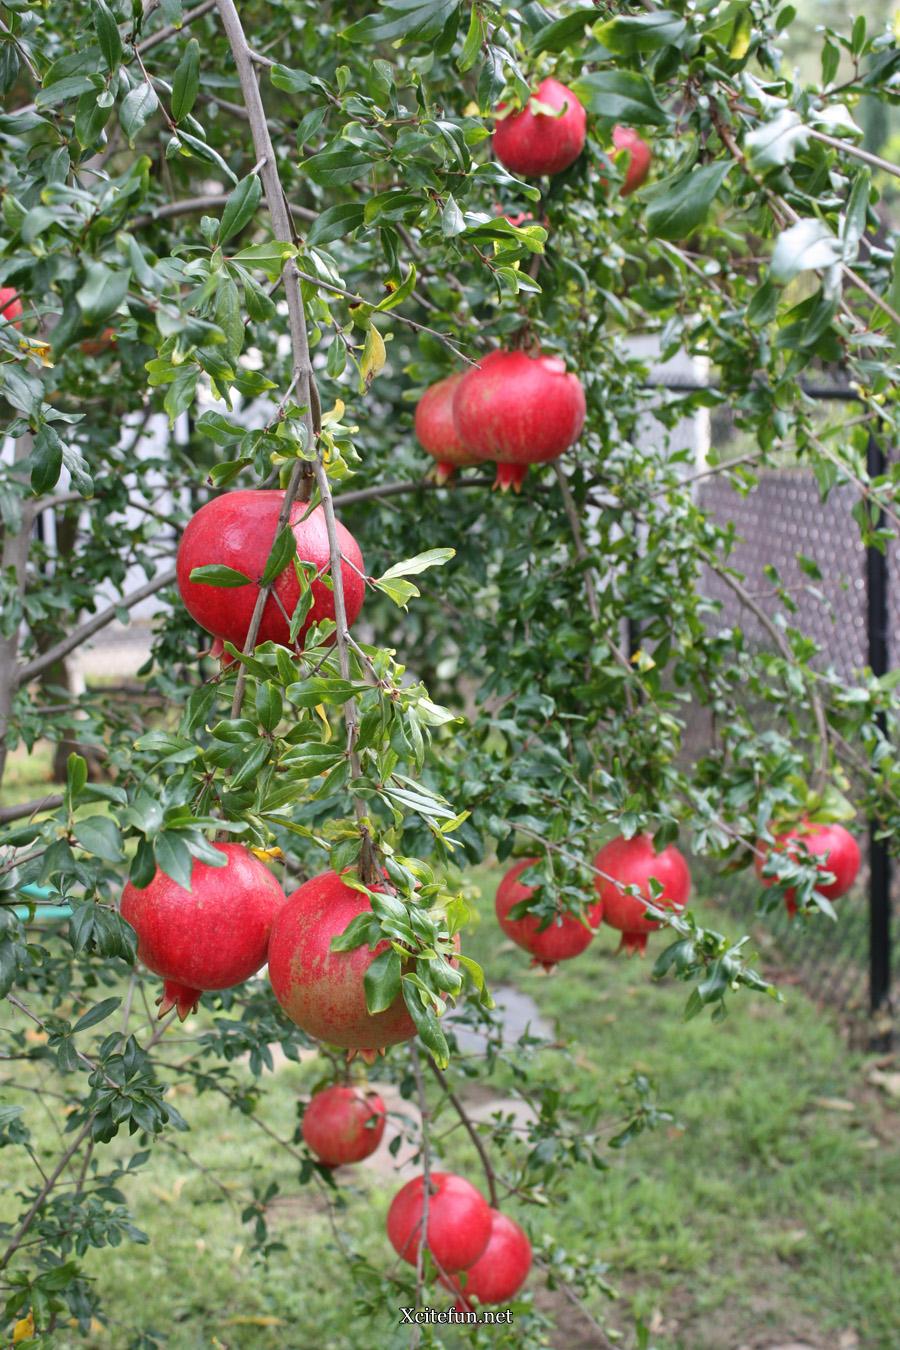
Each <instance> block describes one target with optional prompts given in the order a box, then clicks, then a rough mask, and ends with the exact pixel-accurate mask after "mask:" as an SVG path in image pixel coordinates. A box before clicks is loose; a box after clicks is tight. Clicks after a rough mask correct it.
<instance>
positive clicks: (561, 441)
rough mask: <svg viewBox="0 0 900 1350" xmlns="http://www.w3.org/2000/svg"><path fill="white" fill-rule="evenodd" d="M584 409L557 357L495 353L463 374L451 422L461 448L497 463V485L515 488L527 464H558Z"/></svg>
mask: <svg viewBox="0 0 900 1350" xmlns="http://www.w3.org/2000/svg"><path fill="white" fill-rule="evenodd" d="M585 412H586V405H585V399H584V390H583V389H582V387H581V381H580V380H579V379H578V376H577V375H572V374H568V373H567V372H566V364H565V362H564V361H562V360H561V359H560V358H559V357H558V356H542V355H541V354H540V353H539V352H538V353H535V354H534V355H531V354H530V353H528V352H524V351H495V352H490V353H489V355H487V356H485V357H483V358H482V360H481V362H480V364H479V365H478V366H473V367H472V369H471V370H468V371H466V373H465V375H463V377H462V379H461V380H460V382H459V384H458V385H457V387H456V393H455V396H454V400H453V418H454V423H455V426H456V430H457V432H458V434H459V438H460V440H461V441H462V443H463V445H465V446H466V448H467V449H468V450H469V452H470V453H471V454H472V455H474V456H475V458H476V459H479V460H490V459H492V460H496V462H497V486H498V487H501V488H508V487H514V488H516V489H518V488H519V487H520V486H521V484H522V480H523V478H524V477H525V474H526V473H527V472H528V466H529V464H541V463H546V462H547V461H548V460H552V459H558V458H559V456H560V455H562V454H563V453H564V452H565V451H566V450H568V448H569V446H570V445H572V444H573V443H574V442H575V441H576V440H577V439H578V437H579V436H580V435H581V429H582V427H583V426H584V419H585Z"/></svg>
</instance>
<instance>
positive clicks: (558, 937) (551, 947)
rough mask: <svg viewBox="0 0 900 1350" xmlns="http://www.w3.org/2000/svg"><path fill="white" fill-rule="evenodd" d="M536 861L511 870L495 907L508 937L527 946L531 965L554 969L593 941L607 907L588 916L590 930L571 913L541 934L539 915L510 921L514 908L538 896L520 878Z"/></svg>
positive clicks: (527, 860) (596, 907) (598, 907)
mask: <svg viewBox="0 0 900 1350" xmlns="http://www.w3.org/2000/svg"><path fill="white" fill-rule="evenodd" d="M536 862H540V859H539V858H523V859H522V860H521V861H520V862H517V863H516V865H515V867H511V868H510V869H509V871H508V872H507V873H506V876H505V877H504V878H503V880H502V881H501V882H500V885H499V886H498V887H497V898H496V901H495V908H496V911H497V921H498V923H499V924H500V927H501V928H502V929H503V931H504V933H505V934H506V936H507V937H510V938H512V940H513V942H516V943H518V945H519V946H520V947H524V949H525V951H526V952H531V955H532V957H533V958H534V959H533V960H532V962H531V964H532V965H533V966H543V967H544V969H545V970H552V969H553V967H554V966H555V965H556V963H557V961H568V960H569V959H570V958H571V957H573V956H578V955H579V954H580V953H581V952H583V951H584V950H585V948H586V947H588V946H589V945H590V944H591V943H592V942H593V940H594V929H596V927H597V926H598V925H599V923H600V920H601V918H602V915H603V905H602V903H601V904H596V905H593V906H592V907H591V909H590V912H589V914H588V922H589V923H590V925H591V927H590V928H586V927H585V926H584V924H583V923H582V922H581V920H580V919H577V918H576V917H575V915H574V914H571V913H564V914H561V915H559V916H558V917H557V918H556V919H554V920H553V921H552V922H551V923H550V924H549V926H548V927H546V928H545V929H544V930H543V932H541V931H540V926H541V920H540V919H539V918H538V917H537V915H534V914H525V915H523V917H522V918H521V919H510V918H508V917H507V916H508V914H509V911H510V910H511V909H512V907H513V905H518V904H519V903H520V901H522V900H528V899H529V897H530V896H532V895H534V890H535V888H534V887H533V886H526V885H524V884H523V883H522V882H521V881H519V877H520V876H521V874H522V873H523V872H524V871H525V869H526V868H528V867H531V866H532V865H533V864H534V863H536Z"/></svg>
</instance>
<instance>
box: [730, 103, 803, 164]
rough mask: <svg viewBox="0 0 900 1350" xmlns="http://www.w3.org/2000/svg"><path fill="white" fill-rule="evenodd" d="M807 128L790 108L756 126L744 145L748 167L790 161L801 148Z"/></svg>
mask: <svg viewBox="0 0 900 1350" xmlns="http://www.w3.org/2000/svg"><path fill="white" fill-rule="evenodd" d="M808 141H809V131H808V130H807V128H806V127H805V126H804V125H803V123H802V122H801V121H800V118H799V117H798V116H797V114H796V113H795V112H794V110H793V109H792V108H782V109H781V111H780V112H779V113H778V114H777V116H776V117H773V118H772V121H771V122H765V123H764V124H763V125H762V126H760V127H756V128H755V129H754V130H753V131H751V132H750V134H749V135H748V136H747V137H746V139H745V141H744V148H745V149H746V151H747V159H748V161H749V164H750V167H751V169H756V170H760V171H761V170H764V169H771V168H773V167H775V166H776V165H784V164H790V163H791V162H792V161H793V159H794V156H795V155H796V154H797V151H798V150H805V149H806V146H807V142H808Z"/></svg>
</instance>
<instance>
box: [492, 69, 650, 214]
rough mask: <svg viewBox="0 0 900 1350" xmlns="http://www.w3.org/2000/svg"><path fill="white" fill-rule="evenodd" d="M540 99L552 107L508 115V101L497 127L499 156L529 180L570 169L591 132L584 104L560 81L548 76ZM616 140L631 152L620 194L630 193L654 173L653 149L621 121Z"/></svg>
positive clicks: (617, 147) (540, 89)
mask: <svg viewBox="0 0 900 1350" xmlns="http://www.w3.org/2000/svg"><path fill="white" fill-rule="evenodd" d="M534 100H535V102H536V103H538V104H542V105H543V107H544V108H550V109H551V110H552V111H551V112H544V111H542V110H541V109H540V108H536V109H532V107H531V106H530V105H529V106H526V107H525V108H523V109H522V110H521V112H514V113H507V114H506V116H503V113H504V110H505V108H506V104H505V103H501V104H500V105H499V107H498V109H497V112H498V113H499V114H500V116H499V118H498V120H497V124H496V127H495V129H494V140H493V148H494V154H495V156H496V157H497V159H498V160H499V161H500V163H501V164H502V165H503V166H504V168H507V169H509V171H510V173H515V174H519V175H521V177H523V178H540V177H542V176H543V175H544V174H555V173H562V172H563V170H564V169H568V167H569V165H570V164H574V163H575V161H576V159H577V158H578V156H579V155H580V154H581V152H582V150H583V149H584V142H585V138H586V135H587V116H586V114H585V111H584V107H583V106H582V104H581V102H580V101H579V99H578V97H577V95H576V94H574V93H573V92H572V90H571V89H569V88H567V86H566V85H564V84H560V82H559V80H554V79H552V78H550V79H547V80H543V81H542V82H541V84H539V85H538V87H537V89H536V91H535V93H534ZM612 140H613V146H614V147H615V150H616V152H617V153H627V155H628V166H627V168H626V171H625V181H624V183H623V184H622V187H621V189H620V195H621V196H622V197H628V196H629V195H630V194H631V193H632V192H634V191H635V190H636V189H637V188H639V187H640V186H641V184H642V183H643V182H644V181H645V179H646V177H647V174H648V173H649V172H650V159H651V155H650V147H649V145H648V144H647V142H646V141H644V140H642V139H641V137H640V136H639V135H638V134H637V132H636V131H633V130H632V129H631V127H623V126H619V125H618V124H617V125H616V126H614V127H613V132H612Z"/></svg>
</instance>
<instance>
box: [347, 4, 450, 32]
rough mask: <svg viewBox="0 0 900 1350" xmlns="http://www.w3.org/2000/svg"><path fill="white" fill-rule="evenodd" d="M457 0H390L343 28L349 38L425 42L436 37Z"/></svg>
mask: <svg viewBox="0 0 900 1350" xmlns="http://www.w3.org/2000/svg"><path fill="white" fill-rule="evenodd" d="M458 6H459V0H389V2H388V3H386V4H383V5H381V6H380V8H379V10H378V12H377V13H376V14H367V15H366V17H365V18H364V19H359V20H358V21H357V22H356V23H353V24H351V25H350V27H349V28H345V29H344V31H343V33H342V34H341V36H342V37H344V38H346V39H347V40H348V41H350V42H394V41H395V40H396V39H397V38H401V39H404V40H407V39H408V40H410V41H412V40H413V39H416V40H418V41H420V42H428V41H430V40H431V39H432V38H436V37H437V36H438V35H439V34H440V33H441V31H442V30H443V28H444V26H445V25H446V23H447V20H448V19H449V18H450V16H451V15H452V14H454V13H455V11H456V9H457V8H458Z"/></svg>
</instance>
